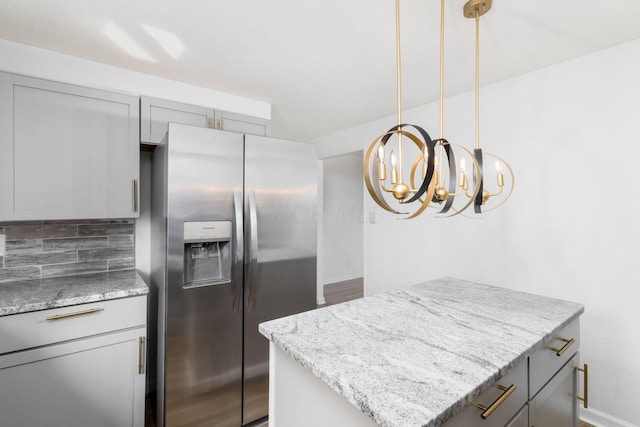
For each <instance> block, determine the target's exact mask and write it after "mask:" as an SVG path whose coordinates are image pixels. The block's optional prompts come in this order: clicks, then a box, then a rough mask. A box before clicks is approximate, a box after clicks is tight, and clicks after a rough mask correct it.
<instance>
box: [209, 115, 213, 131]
mask: <svg viewBox="0 0 640 427" xmlns="http://www.w3.org/2000/svg"><path fill="white" fill-rule="evenodd" d="M209 129H213V117H209Z"/></svg>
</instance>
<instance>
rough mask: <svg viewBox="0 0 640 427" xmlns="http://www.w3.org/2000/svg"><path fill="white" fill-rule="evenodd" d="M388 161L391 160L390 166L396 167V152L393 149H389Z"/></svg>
mask: <svg viewBox="0 0 640 427" xmlns="http://www.w3.org/2000/svg"><path fill="white" fill-rule="evenodd" d="M389 158H390V161H391V167H392V168H394V169H395V167H396V153H394V152H393V150H391V155H389Z"/></svg>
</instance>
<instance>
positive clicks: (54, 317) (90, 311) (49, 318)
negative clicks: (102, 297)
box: [47, 308, 104, 320]
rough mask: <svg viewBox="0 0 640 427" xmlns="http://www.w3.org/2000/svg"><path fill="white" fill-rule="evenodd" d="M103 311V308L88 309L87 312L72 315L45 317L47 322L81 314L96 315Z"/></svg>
mask: <svg viewBox="0 0 640 427" xmlns="http://www.w3.org/2000/svg"><path fill="white" fill-rule="evenodd" d="M103 310H104V308H90V309H88V310H81V311H74V312H72V313H63V314H56V315H55V316H49V317H47V320H59V319H64V318H67V317H73V316H82V315H83V314H90V313H97V312H98V311H103Z"/></svg>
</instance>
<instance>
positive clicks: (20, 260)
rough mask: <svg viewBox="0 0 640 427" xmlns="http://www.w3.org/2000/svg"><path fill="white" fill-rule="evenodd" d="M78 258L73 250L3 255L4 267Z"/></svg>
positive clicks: (50, 262) (70, 260)
mask: <svg viewBox="0 0 640 427" xmlns="http://www.w3.org/2000/svg"><path fill="white" fill-rule="evenodd" d="M77 260H78V255H77V253H76V252H75V251H72V252H50V253H37V254H34V253H26V254H16V255H10V254H7V255H6V256H5V260H4V265H5V267H24V266H28V265H33V266H35V265H46V264H61V263H65V262H75V261H77Z"/></svg>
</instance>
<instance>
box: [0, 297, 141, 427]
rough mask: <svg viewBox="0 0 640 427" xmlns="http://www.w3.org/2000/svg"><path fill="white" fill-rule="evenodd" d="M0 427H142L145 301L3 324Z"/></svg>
mask: <svg viewBox="0 0 640 427" xmlns="http://www.w3.org/2000/svg"><path fill="white" fill-rule="evenodd" d="M0 330H1V331H3V334H5V335H4V336H6V337H7V340H5V341H3V342H2V343H1V344H0V414H2V415H1V416H0V419H1V420H2V421H0V424H1V425H3V426H11V427H33V426H48V427H70V426H92V427H112V426H119V427H143V426H144V419H145V411H144V408H145V404H144V400H145V368H146V366H145V363H144V361H145V357H146V355H145V346H146V342H145V339H146V296H139V297H131V298H123V299H119V300H113V301H104V302H99V303H91V304H82V305H78V306H71V307H66V308H58V309H51V310H43V311H37V312H32V313H25V314H15V315H10V316H4V317H0Z"/></svg>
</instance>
